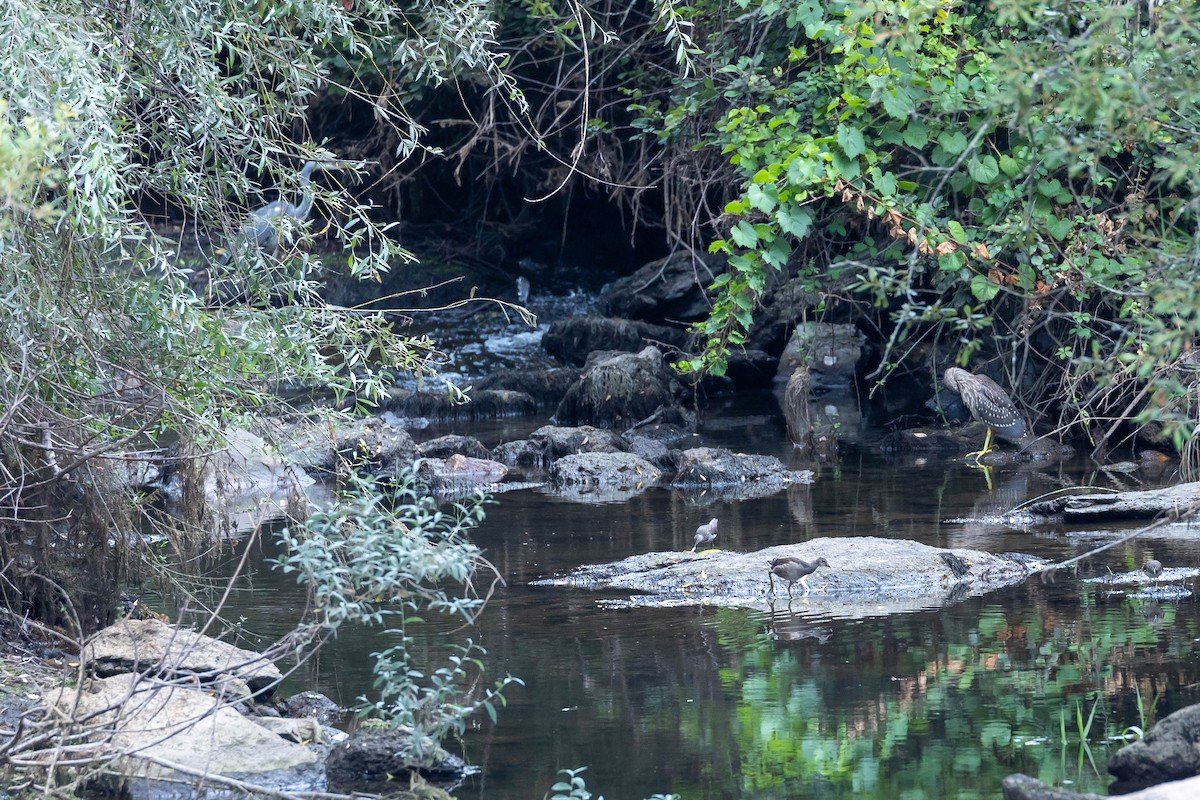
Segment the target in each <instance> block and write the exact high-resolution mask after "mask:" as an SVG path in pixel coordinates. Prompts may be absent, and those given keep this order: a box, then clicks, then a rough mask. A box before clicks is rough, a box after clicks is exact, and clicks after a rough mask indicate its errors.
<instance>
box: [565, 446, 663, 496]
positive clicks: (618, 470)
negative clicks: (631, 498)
mask: <svg viewBox="0 0 1200 800" xmlns="http://www.w3.org/2000/svg"><path fill="white" fill-rule="evenodd" d="M660 477H662V473H661V472H659V471H658V469H657V468H656V467H655V466H654V465H653V464H651V463H650V462H649V461H647V460H646V459H644V458H641V457H640V456H636V455H634V454H633V453H576V454H574V455H569V456H563V457H562V458H560V459H558V460H557V461H555V462H554V463H553V464H551V465H550V482H551V484H553V485H554V486H556V487H598V488H604V489H621V490H627V489H643V488H646V487H649V486H651V485H652V484H654V483H655V482H656V481H657V480H658V479H659V478H660Z"/></svg>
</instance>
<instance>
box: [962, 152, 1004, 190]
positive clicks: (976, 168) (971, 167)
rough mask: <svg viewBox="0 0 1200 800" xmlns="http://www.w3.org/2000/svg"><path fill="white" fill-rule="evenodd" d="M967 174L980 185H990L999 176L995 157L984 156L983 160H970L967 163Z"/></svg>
mask: <svg viewBox="0 0 1200 800" xmlns="http://www.w3.org/2000/svg"><path fill="white" fill-rule="evenodd" d="M967 172H968V173H970V175H971V177H972V178H974V179H975V180H977V181H979V182H980V183H991V182H992V181H994V180H996V177H997V176H999V175H1000V167H999V165H998V164H997V163H996V159H995V157H993V156H990V155H986V156H984V157H983V158H978V159H976V158H972V159H971V160H970V161H968V162H967Z"/></svg>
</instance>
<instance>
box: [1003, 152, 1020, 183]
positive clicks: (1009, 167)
mask: <svg viewBox="0 0 1200 800" xmlns="http://www.w3.org/2000/svg"><path fill="white" fill-rule="evenodd" d="M1000 169H1001V170H1003V171H1004V174H1005V175H1007V176H1008V177H1010V178H1016V177H1018V176H1019V175H1020V174H1021V173H1023V172H1024V171H1025V166H1024V165H1023V164H1022V163H1021V162H1020V161H1017V160H1016V159H1015V158H1013V157H1012V156H1000Z"/></svg>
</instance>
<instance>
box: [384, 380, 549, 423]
mask: <svg viewBox="0 0 1200 800" xmlns="http://www.w3.org/2000/svg"><path fill="white" fill-rule="evenodd" d="M383 410H384V411H386V412H389V413H390V414H392V415H394V417H395V418H396V419H398V420H400V421H404V422H407V421H410V420H435V421H438V422H450V421H453V420H470V419H502V418H505V417H522V416H532V415H533V414H536V413H537V402H536V401H534V399H533V398H532V397H530V396H529V395H527V394H525V393H524V392H516V391H510V390H507V389H484V390H479V391H474V392H471V393H470V394H469V395H468V396H467V397H466V398H465V399H464V398H462V397H457V396H454V395H452V394H451V393H450V392H414V391H411V390H409V389H402V388H394V389H392V390H391V392H390V396H389V397H388V399H387V401H386V402H385V403H384V404H383ZM385 416H386V415H385Z"/></svg>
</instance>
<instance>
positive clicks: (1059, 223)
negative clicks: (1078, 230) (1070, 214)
mask: <svg viewBox="0 0 1200 800" xmlns="http://www.w3.org/2000/svg"><path fill="white" fill-rule="evenodd" d="M1074 225H1075V223H1074V222H1073V221H1072V220H1070V219H1061V218H1059V217H1054V216H1052V217H1050V218H1049V219H1047V220H1046V230H1048V231H1050V235H1051V236H1053V237H1054V238H1055V239H1056V240H1057V241H1060V242H1061V241H1062V240H1063V239H1064V238H1066V235H1067V234H1068V233H1070V232H1071V228H1072V227H1074Z"/></svg>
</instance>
